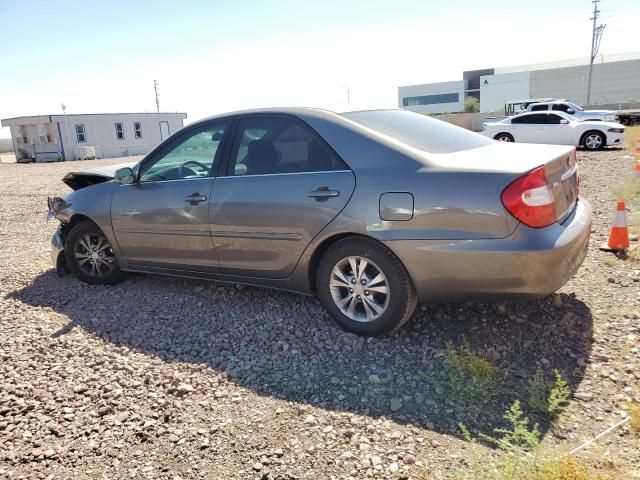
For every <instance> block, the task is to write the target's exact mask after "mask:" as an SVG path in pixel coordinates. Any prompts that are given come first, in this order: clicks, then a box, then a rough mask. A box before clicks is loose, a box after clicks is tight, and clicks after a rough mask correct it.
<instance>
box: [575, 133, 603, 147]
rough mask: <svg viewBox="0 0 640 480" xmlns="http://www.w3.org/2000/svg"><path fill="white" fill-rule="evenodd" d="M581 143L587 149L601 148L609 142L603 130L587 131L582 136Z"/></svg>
mask: <svg viewBox="0 0 640 480" xmlns="http://www.w3.org/2000/svg"><path fill="white" fill-rule="evenodd" d="M580 144H581V145H582V146H583V147H584V148H586V149H587V150H600V149H601V148H604V147H605V145H606V144H607V141H606V139H605V136H604V134H603V133H601V132H597V131H592V132H587V133H585V134H584V135H583V136H582V139H581V141H580Z"/></svg>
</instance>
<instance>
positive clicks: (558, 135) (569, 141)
mask: <svg viewBox="0 0 640 480" xmlns="http://www.w3.org/2000/svg"><path fill="white" fill-rule="evenodd" d="M562 120H566V119H565V118H563V117H561V116H560V115H557V114H555V113H549V114H548V115H547V123H545V125H544V130H543V138H544V143H552V144H554V145H574V143H573V142H575V140H574V138H573V137H574V134H573V127H572V126H571V124H570V123H561V122H562Z"/></svg>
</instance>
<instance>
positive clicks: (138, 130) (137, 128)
mask: <svg viewBox="0 0 640 480" xmlns="http://www.w3.org/2000/svg"><path fill="white" fill-rule="evenodd" d="M133 134H134V136H135V137H136V138H142V125H140V122H133Z"/></svg>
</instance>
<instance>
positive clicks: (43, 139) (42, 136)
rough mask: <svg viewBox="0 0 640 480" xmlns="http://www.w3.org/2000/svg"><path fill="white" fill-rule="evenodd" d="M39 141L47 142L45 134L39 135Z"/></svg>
mask: <svg viewBox="0 0 640 480" xmlns="http://www.w3.org/2000/svg"><path fill="white" fill-rule="evenodd" d="M39 138H40V143H47V136H46V135H40V136H39Z"/></svg>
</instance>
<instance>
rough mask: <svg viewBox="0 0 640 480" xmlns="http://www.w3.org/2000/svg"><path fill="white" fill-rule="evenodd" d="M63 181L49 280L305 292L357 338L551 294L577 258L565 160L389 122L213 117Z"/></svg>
mask: <svg viewBox="0 0 640 480" xmlns="http://www.w3.org/2000/svg"><path fill="white" fill-rule="evenodd" d="M64 181H65V183H67V184H68V185H69V186H71V187H72V188H73V189H74V190H75V191H74V192H72V193H71V194H69V195H67V196H66V197H64V198H53V199H50V200H49V216H54V217H56V218H57V219H58V220H59V221H60V222H61V225H60V227H59V228H58V230H57V231H56V234H55V236H54V237H53V252H52V256H53V260H54V263H55V264H56V265H57V266H58V269H59V271H60V272H64V271H66V270H67V269H68V270H70V271H71V272H72V273H73V274H75V275H76V276H77V277H78V278H79V279H80V280H82V281H85V282H88V283H93V284H109V283H114V282H117V281H119V280H121V279H122V278H123V275H124V273H125V272H147V273H160V274H169V275H181V276H187V277H198V278H208V279H214V280H223V281H231V282H240V283H248V284H253V285H261V286H267V287H275V288H282V289H287V290H293V291H296V292H302V293H307V294H316V295H317V296H318V297H319V298H320V301H321V302H322V304H323V305H324V307H325V308H326V310H327V312H328V313H329V314H330V315H331V316H332V317H333V318H334V319H335V321H336V322H337V323H338V324H339V325H340V326H341V327H343V328H344V329H346V330H349V331H352V332H356V333H359V334H363V335H379V334H383V333H386V332H389V331H392V330H394V329H396V328H398V327H399V326H401V325H402V324H403V323H404V322H406V321H407V320H408V319H409V318H410V317H411V314H412V313H413V311H414V308H415V306H416V303H417V302H418V301H422V302H427V301H436V300H468V299H489V298H532V297H538V296H542V295H546V294H549V293H551V292H553V291H555V290H556V289H558V288H559V287H561V286H562V285H563V284H564V283H566V282H567V280H568V279H569V278H570V277H571V276H572V275H573V274H574V273H575V272H576V271H577V269H578V267H579V266H580V264H581V263H582V260H583V259H584V256H585V254H586V250H587V244H588V240H589V232H590V224H591V213H590V209H589V205H588V204H587V203H586V202H585V201H584V200H582V199H581V198H579V197H578V169H577V164H576V154H575V149H574V148H572V147H566V146H550V145H526V144H505V143H502V142H496V141H494V140H490V139H488V138H485V137H483V136H481V135H478V134H475V133H472V132H469V131H467V130H463V129H461V128H458V127H455V126H452V125H450V124H447V123H444V122H441V121H439V120H434V119H431V118H428V117H426V116H423V115H418V114H415V113H410V112H406V111H402V110H376V111H362V112H352V113H346V114H341V115H338V114H335V113H331V112H328V111H323V110H316V109H268V110H256V111H246V112H239V113H231V114H228V115H221V116H217V117H212V118H208V119H206V120H202V121H199V122H197V123H194V124H192V125H189V126H188V127H185V128H184V129H182V130H181V131H179V132H177V133H176V134H175V135H173V136H172V137H170V138H169V139H167V140H166V141H164V142H163V143H161V144H160V145H159V146H158V147H156V148H155V149H154V150H153V151H152V152H151V153H149V154H148V155H147V156H146V157H145V158H143V159H142V160H141V161H140V162H139V163H137V164H135V165H131V166H126V167H120V168H119V169H118V170H116V171H115V172H113V171H108V170H106V169H102V170H94V171H87V172H72V173H70V174H68V175H67V176H66V177H65V178H64Z"/></svg>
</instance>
